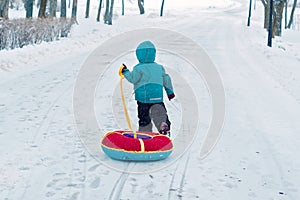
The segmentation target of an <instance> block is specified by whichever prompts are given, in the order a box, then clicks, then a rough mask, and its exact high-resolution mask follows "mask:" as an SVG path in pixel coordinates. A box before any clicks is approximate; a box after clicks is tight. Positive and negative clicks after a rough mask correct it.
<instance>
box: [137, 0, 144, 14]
mask: <svg viewBox="0 0 300 200" xmlns="http://www.w3.org/2000/svg"><path fill="white" fill-rule="evenodd" d="M138 6H139V9H140V14H141V15H142V14H144V13H145V8H144V0H138Z"/></svg>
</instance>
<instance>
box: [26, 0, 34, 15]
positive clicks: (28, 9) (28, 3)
mask: <svg viewBox="0 0 300 200" xmlns="http://www.w3.org/2000/svg"><path fill="white" fill-rule="evenodd" d="M25 8H26V18H32V11H33V0H27V1H26V2H25Z"/></svg>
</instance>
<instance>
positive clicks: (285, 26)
mask: <svg viewBox="0 0 300 200" xmlns="http://www.w3.org/2000/svg"><path fill="white" fill-rule="evenodd" d="M288 2H289V1H288V0H285V6H284V28H287V12H288Z"/></svg>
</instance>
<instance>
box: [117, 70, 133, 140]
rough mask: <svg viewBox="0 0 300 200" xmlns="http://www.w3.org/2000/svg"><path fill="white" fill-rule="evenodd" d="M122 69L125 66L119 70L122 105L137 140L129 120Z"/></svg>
mask: <svg viewBox="0 0 300 200" xmlns="http://www.w3.org/2000/svg"><path fill="white" fill-rule="evenodd" d="M122 69H123V66H121V67H120V70H119V76H120V90H121V97H122V103H123V108H124V112H125V117H126V121H127V124H128V127H129V129H130V130H131V131H132V132H133V138H134V139H136V138H137V135H136V132H135V131H133V130H132V126H131V122H130V118H129V115H128V111H127V107H126V102H125V96H124V91H123V79H124V76H123V74H122Z"/></svg>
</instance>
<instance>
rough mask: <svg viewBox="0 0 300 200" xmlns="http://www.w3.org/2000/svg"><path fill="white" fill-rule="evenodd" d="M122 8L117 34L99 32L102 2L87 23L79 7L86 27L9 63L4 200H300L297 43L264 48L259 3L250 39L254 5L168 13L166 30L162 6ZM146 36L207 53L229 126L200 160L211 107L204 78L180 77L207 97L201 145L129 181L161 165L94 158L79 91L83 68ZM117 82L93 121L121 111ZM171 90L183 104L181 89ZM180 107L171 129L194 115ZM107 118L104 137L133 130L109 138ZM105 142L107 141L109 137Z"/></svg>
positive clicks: (1, 74) (1, 134) (294, 39)
mask: <svg viewBox="0 0 300 200" xmlns="http://www.w3.org/2000/svg"><path fill="white" fill-rule="evenodd" d="M120 2H121V1H117V3H116V6H117V8H116V9H115V16H114V21H113V26H107V25H104V24H103V23H102V22H100V23H97V22H96V20H95V18H96V10H97V2H94V3H93V4H92V6H91V17H90V18H89V19H85V18H84V10H85V7H84V4H83V3H84V2H81V3H82V4H81V5H80V7H79V10H78V14H79V18H78V23H79V25H75V26H74V28H73V31H72V34H71V37H70V38H66V39H61V40H59V41H56V42H52V43H43V44H41V45H36V46H27V47H24V48H22V49H15V50H11V51H0V59H1V62H0V91H1V93H0V99H1V101H0V157H1V161H0V169H1V170H0V199H7V200H11V199H71V200H76V199H170V200H173V199H203V200H207V199H209V200H214V199H216V200H223V199H226V200H227V199H228V200H232V199H249V200H250V199H251V200H262V199H263V200H286V199H290V200H298V199H300V189H299V186H298V185H299V180H300V161H299V159H297V158H298V157H299V155H298V154H299V150H300V145H299V144H300V136H299V133H300V125H299V119H300V87H299V86H300V69H299V66H300V65H299V64H300V54H299V52H300V39H299V38H300V37H299V36H300V33H299V32H294V31H288V30H284V31H283V37H281V38H276V39H275V40H274V41H273V47H272V48H269V47H267V45H266V43H267V38H266V36H267V33H266V31H265V30H264V29H263V28H262V25H263V21H262V19H263V8H262V5H261V3H258V2H257V8H256V10H253V13H252V18H251V27H247V26H246V22H247V14H248V1H242V0H231V1H229V0H226V1H225V0H224V1H221V0H218V1H210V0H201V1H191V2H192V5H187V4H184V3H182V2H181V1H178V0H176V1H174V2H175V3H174V4H172V5H171V1H166V4H165V13H164V17H162V18H161V17H159V11H160V10H159V9H160V2H161V1H151V5H150V3H149V4H147V3H148V1H146V2H145V3H146V4H145V5H146V14H145V15H143V16H140V15H139V14H138V8H137V6H136V5H135V3H136V2H134V1H127V2H126V3H127V4H126V5H128V6H127V7H126V10H125V16H121V14H120V13H121V10H120V7H121V4H120ZM131 2H134V4H132V3H131ZM14 15H16V16H17V14H16V13H14ZM149 27H158V28H164V29H169V30H173V31H177V32H179V33H181V34H184V35H185V36H187V37H189V38H191V39H192V40H194V41H195V42H197V44H198V45H199V46H201V47H202V48H203V49H204V50H205V51H206V53H207V54H208V56H209V57H210V58H211V60H212V61H213V63H214V65H215V66H216V68H217V69H218V71H219V74H220V76H221V78H222V80H223V85H224V88H225V94H226V117H225V123H224V128H223V132H222V137H221V138H220V140H219V142H218V144H217V146H216V147H215V149H214V150H213V151H212V153H211V154H210V155H209V156H208V157H207V158H205V159H203V160H201V159H200V149H201V144H202V143H203V140H204V138H205V137H204V136H205V133H206V131H207V129H208V127H209V123H210V118H211V111H212V108H211V99H210V96H209V92H208V91H207V89H206V87H205V84H204V82H203V80H202V79H201V78H200V77H199V76H196V75H194V74H193V73H188V72H182V73H183V74H184V75H183V77H185V78H186V79H187V81H188V83H189V84H190V87H192V88H193V90H194V91H199V94H198V95H199V96H197V97H198V98H197V99H198V102H197V103H198V105H197V106H198V110H199V111H201V112H199V116H201V117H199V119H201V121H200V122H199V127H198V129H197V130H198V133H197V137H196V138H194V141H193V143H192V145H191V146H190V147H189V148H187V150H186V152H184V154H183V155H182V156H181V157H180V158H179V159H178V160H174V159H172V154H171V156H170V158H168V159H166V160H164V161H161V163H163V164H164V165H165V166H167V167H165V168H161V169H158V170H152V171H151V172H146V173H145V174H141V173H130V171H131V170H132V169H135V168H136V167H137V166H138V167H142V166H144V167H145V169H147V167H149V166H151V167H153V166H154V167H155V165H156V164H157V165H158V166H161V163H155V162H154V163H122V162H117V161H112V160H110V159H109V158H107V157H106V156H105V155H104V154H103V153H102V151H101V149H100V145H99V153H100V154H102V156H103V159H102V160H107V163H108V164H107V163H103V162H99V160H98V159H95V158H94V157H92V156H91V155H90V154H89V152H88V151H87V149H86V146H85V144H83V143H82V140H81V139H80V137H79V135H78V133H77V128H76V123H75V120H74V114H73V111H74V110H73V101H72V100H73V99H72V98H73V90H74V86H75V82H76V77H77V75H78V72H79V70H80V68H81V67H82V65H83V64H84V62H85V60H86V59H87V58H88V56H89V55H90V54H91V53H92V52H93V51H94V50H95V49H96V48H97V47H98V46H100V45H101V44H102V43H103V42H105V41H106V40H108V39H110V38H112V37H114V36H116V35H119V34H121V33H124V32H127V31H132V30H135V29H141V28H149ZM145 39H147V38H145ZM120 45H122V44H120ZM125 58H127V57H124V59H125ZM159 59H160V61H162V62H165V63H164V64H166V65H167V66H168V67H169V68H170V70H172V69H173V70H176V69H177V68H178V66H177V65H180V64H181V65H188V64H187V63H185V62H184V61H183V60H182V59H180V58H177V59H172V57H170V55H168V54H167V53H165V54H164V53H162V55H161V57H160V58H159ZM108 62H111V61H108ZM122 62H123V60H122ZM124 62H125V63H129V64H133V63H134V62H135V61H134V60H133V59H131V60H130V58H128V59H126V60H124ZM176 67H177V68H176ZM117 68H118V67H117ZM108 72H110V70H108ZM108 72H107V73H106V74H105V76H104V77H102V79H100V80H99V84H101V81H102V82H103V83H106V84H105V86H111V88H109V87H106V88H104V87H97V92H96V94H95V112H96V114H97V113H101V112H103V110H107V111H108V113H109V112H111V110H112V109H113V108H112V107H113V106H112V99H109V97H111V95H112V93H114V92H116V91H115V88H116V87H117V85H118V76H117V74H113V70H111V73H110V74H109V73H108ZM188 79H190V80H188ZM193 80H196V81H193ZM174 85H175V92H176V88H180V86H181V83H177V82H175V83H174ZM101 86H102V85H101ZM130 92H131V91H129V90H127V93H130ZM103 98H107V100H106V103H103ZM129 98H130V99H128V106H129V111H130V117H131V119H132V121H133V122H134V123H136V116H135V109H136V108H135V104H134V100H133V97H132V96H131V97H129ZM97 102H98V103H99V104H97ZM104 102H105V101H104ZM178 102H180V99H179V97H177V99H176V100H175V102H166V106H167V107H168V111H169V113H170V115H171V120H172V121H173V122H178V123H180V122H181V119H180V116H181V111H182V109H184V107H190V106H193V105H185V104H184V105H180V107H179V106H178ZM100 103H101V104H100ZM114 109H116V108H114ZM121 109H122V107H120V110H121ZM109 117H111V116H110V115H107V117H106V116H102V115H101V116H98V118H97V119H98V121H100V123H102V125H103V126H104V127H103V128H104V130H107V131H108V130H111V129H119V128H126V127H123V126H126V122H125V121H123V122H119V124H118V123H117V124H118V125H119V126H118V127H111V124H109V122H107V121H105V120H107V119H110V118H109ZM112 121H113V122H112V124H115V123H116V121H114V119H112ZM178 126H179V125H178ZM176 131H178V127H176V126H174V133H176ZM103 134H105V131H104V132H103V133H102V132H100V131H99V135H100V137H101V135H103ZM176 134H180V133H176ZM172 137H175V135H173V136H172ZM191 139H193V138H191ZM97 142H99V144H100V141H97ZM175 148H179V147H176V146H175ZM110 163H113V164H114V165H118V166H120V167H121V168H122V169H123V172H120V170H116V169H114V168H112V167H110V166H109V164H110Z"/></svg>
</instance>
